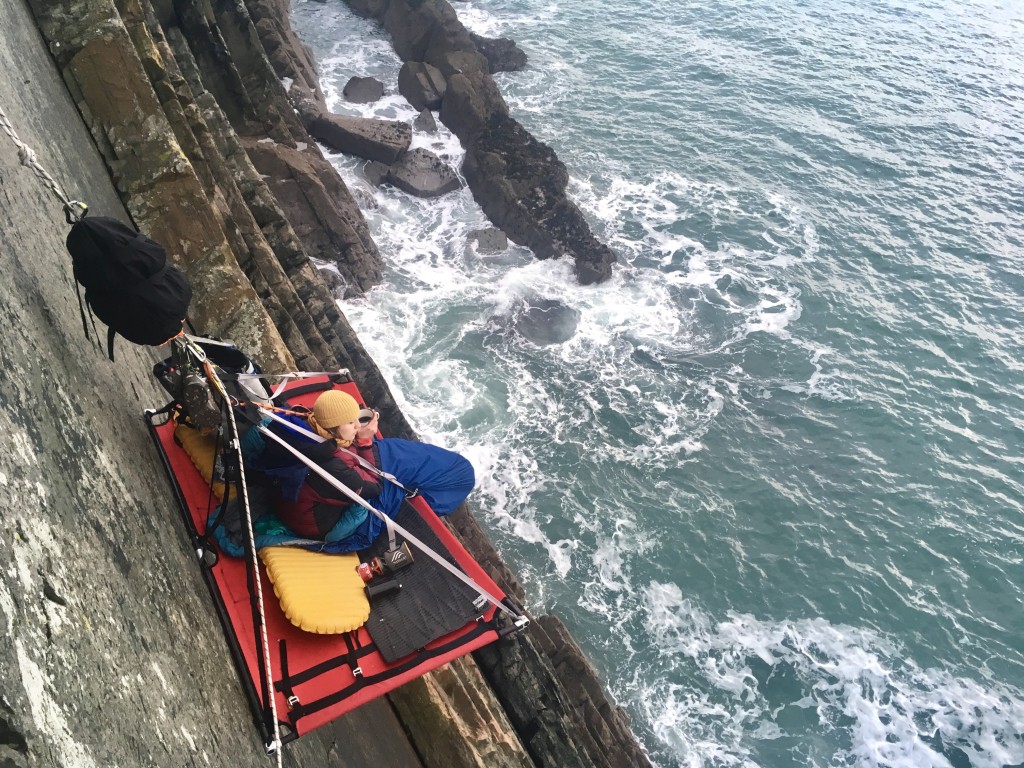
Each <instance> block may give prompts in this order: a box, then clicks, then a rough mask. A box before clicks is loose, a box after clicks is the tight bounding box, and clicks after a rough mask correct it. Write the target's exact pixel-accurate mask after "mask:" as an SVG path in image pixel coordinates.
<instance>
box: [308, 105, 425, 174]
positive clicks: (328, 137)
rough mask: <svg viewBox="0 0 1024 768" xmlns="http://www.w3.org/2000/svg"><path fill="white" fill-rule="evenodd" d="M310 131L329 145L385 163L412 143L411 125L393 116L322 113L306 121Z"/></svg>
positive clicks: (393, 158)
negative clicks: (379, 117)
mask: <svg viewBox="0 0 1024 768" xmlns="http://www.w3.org/2000/svg"><path fill="white" fill-rule="evenodd" d="M309 133H310V135H312V136H313V138H315V139H319V140H320V141H322V142H323V143H324V144H326V145H327V146H329V147H330V148H331V149H336V150H338V151H339V152H344V153H345V154H347V155H355V156H356V157H362V158H364V159H366V160H376V161H377V162H380V163H385V164H386V165H390V164H391V163H393V162H395V161H396V160H398V158H400V157H401V156H402V155H403V154H404V153H405V151H406V150H407V149H409V145H410V144H412V128H410V127H409V126H408V125H407V124H406V123H400V122H398V121H396V120H374V119H366V118H361V117H346V116H345V115H332V114H321V115H318V116H317V117H316V118H314V119H313V120H311V121H310V122H309Z"/></svg>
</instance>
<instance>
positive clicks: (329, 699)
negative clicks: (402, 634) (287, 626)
mask: <svg viewBox="0 0 1024 768" xmlns="http://www.w3.org/2000/svg"><path fill="white" fill-rule="evenodd" d="M491 631H493V632H497V629H496V628H495V626H494V622H493V621H487V622H484V621H479V622H477V624H476V626H475V627H473V629H472V630H470V631H469V632H467V633H466V634H464V635H461V636H460V637H457V638H455V639H454V640H452V641H451V642H449V643H445V644H444V645H440V646H438V647H437V648H431V649H426V648H424V649H423V650H421V651H419V652H418V653H416V654H414V655H413V656H411V657H410V658H409V659H407V660H406V661H404V662H402V663H401V664H398V665H396V666H394V667H392V668H390V669H386V670H384V671H383V672H379V673H378V674H376V675H369V676H367V675H363V676H361V677H357V678H356V679H355V682H353V683H352V684H351V685H349V686H348V687H347V688H343V689H341V690H340V691H336V692H334V693H331V694H328V695H327V696H324V697H323V698H320V699H317V700H316V701H311V702H310V703H309V704H300V705H299V706H297V707H295V708H294V709H293V710H292V712H291V715H292V720H298V719H299V718H302V717H305V716H306V715H312V714H314V713H315V712H319V711H320V710H322V709H326V708H327V707H330V706H332V705H334V704H337V703H338V702H339V701H344V700H345V699H347V698H348V697H349V696H352V695H353V694H355V693H358V692H359V690H360V689H362V688H364V687H366V686H368V685H376V684H377V683H382V682H384V681H385V680H390V679H391V678H393V677H397V676H398V675H401V674H404V673H406V672H408V671H409V670H410V669H415V668H416V667H417V666H419V665H420V664H422V663H423V662H424V661H428V660H429V659H433V658H435V657H437V656H442V655H444V654H446V653H448V652H449V651H453V650H455V649H456V648H458V647H460V646H462V645H465V644H466V643H469V642H471V641H473V640H475V639H476V638H478V637H479V636H480V635H482V634H484V633H485V632H491Z"/></svg>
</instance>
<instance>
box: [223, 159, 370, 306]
mask: <svg viewBox="0 0 1024 768" xmlns="http://www.w3.org/2000/svg"><path fill="white" fill-rule="evenodd" d="M243 144H244V146H245V149H246V152H247V153H248V155H249V157H250V159H251V160H252V163H253V165H254V166H255V167H256V169H257V170H258V171H259V172H260V173H261V174H263V175H264V176H266V177H267V183H268V184H269V185H270V188H271V189H272V190H273V191H274V196H275V197H276V198H277V200H278V201H279V202H280V203H281V206H282V207H283V208H284V209H285V210H286V211H287V212H288V221H289V222H290V224H291V226H292V228H293V229H294V230H295V234H296V235H298V237H299V239H300V240H302V243H303V245H304V246H305V250H306V254H307V255H308V256H310V257H312V258H317V259H320V260H321V261H329V262H332V263H334V264H336V265H337V267H338V270H339V271H340V272H341V274H342V275H343V276H344V277H345V279H346V280H347V281H348V282H349V288H348V290H349V294H350V295H352V294H355V293H358V292H361V291H364V290H366V289H368V288H370V287H371V286H373V285H376V284H377V283H379V282H380V280H381V272H380V261H379V256H378V258H377V259H375V260H373V261H369V260H366V259H358V258H352V256H353V255H354V254H352V253H351V251H352V249H351V248H350V247H348V243H349V242H350V241H351V240H352V239H355V238H354V237H353V236H352V235H349V236H348V237H340V236H339V235H338V234H337V233H343V232H345V231H346V230H350V229H351V227H352V224H351V223H350V222H349V221H348V220H346V216H347V215H349V212H348V211H346V210H345V209H342V208H340V207H339V206H338V205H337V200H338V199H339V197H340V193H339V192H338V190H339V188H342V189H344V185H343V184H342V183H341V180H340V179H339V178H338V177H337V174H336V173H335V172H334V169H333V168H331V169H329V171H328V170H327V169H324V172H323V173H320V172H319V170H320V169H319V168H317V167H315V166H314V165H313V164H312V162H311V159H310V158H309V157H308V156H307V155H306V154H305V153H304V152H300V151H299V150H296V149H292V148H291V147H288V146H285V145H283V144H275V143H274V142H272V141H253V140H251V139H248V140H246V141H244V142H243ZM345 196H346V197H350V196H349V195H348V190H347V189H345ZM356 212H357V213H358V210H357V211H356ZM359 221H360V222H361V223H362V224H363V226H365V222H364V221H363V219H362V216H361V215H360V216H359Z"/></svg>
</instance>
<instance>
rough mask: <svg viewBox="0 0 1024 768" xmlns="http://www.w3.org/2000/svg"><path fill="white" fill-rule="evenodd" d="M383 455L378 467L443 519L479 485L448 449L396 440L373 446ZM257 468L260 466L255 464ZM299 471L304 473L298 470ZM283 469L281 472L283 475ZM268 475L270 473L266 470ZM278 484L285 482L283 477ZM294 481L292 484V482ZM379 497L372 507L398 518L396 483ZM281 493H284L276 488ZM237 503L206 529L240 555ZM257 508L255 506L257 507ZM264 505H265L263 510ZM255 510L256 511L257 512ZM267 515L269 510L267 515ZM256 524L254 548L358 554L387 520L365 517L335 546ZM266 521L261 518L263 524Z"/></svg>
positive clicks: (271, 523) (400, 495) (270, 520)
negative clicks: (475, 485)
mask: <svg viewBox="0 0 1024 768" xmlns="http://www.w3.org/2000/svg"><path fill="white" fill-rule="evenodd" d="M374 442H375V444H376V446H377V452H378V455H379V456H380V467H381V469H382V470H383V471H384V472H387V473H389V474H391V475H394V476H395V479H397V480H398V481H399V482H400V483H401V484H402V485H403V486H405V488H407V489H408V490H409V491H418V492H419V494H420V495H421V496H423V498H424V500H425V501H426V502H427V503H428V504H429V505H430V506H431V508H432V509H433V510H434V512H436V513H437V514H438V515H439V516H444V515H448V514H450V513H452V512H454V511H455V509H456V508H457V507H458V506H459V505H460V504H462V502H463V501H465V500H466V497H467V496H469V494H470V492H471V491H472V490H473V486H474V484H475V483H476V474H475V472H474V471H473V465H472V464H470V463H469V460H468V459H466V458H465V457H464V456H461V455H460V454H458V453H455V452H454V451H449V450H447V449H445V448H440V447H438V446H436V445H429V444H427V443H418V442H414V441H412V440H403V439H401V438H398V437H387V438H384V439H378V440H375V441H374ZM251 463H252V464H257V463H258V462H251ZM300 468H301V469H300ZM275 469H276V470H277V471H273V470H272V471H271V473H268V474H274V475H278V472H281V474H287V473H288V470H289V469H290V470H291V471H292V472H295V473H296V478H295V479H298V481H299V482H300V483H301V477H304V476H305V472H303V470H305V471H308V469H307V468H306V467H305V466H304V465H302V464H299V465H298V466H297V467H296V466H295V465H291V466H290V467H288V468H287V469H286V468H285V467H281V468H275ZM282 470H283V471H282ZM263 471H264V472H266V469H263ZM277 479H278V481H279V482H280V480H281V479H282V478H281V476H280V475H278V477H277ZM293 482H294V480H293ZM380 483H381V493H380V495H379V496H378V497H377V498H376V499H372V500H371V501H370V503H371V504H372V505H373V506H374V507H375V508H376V509H378V510H380V511H381V512H383V513H384V514H385V515H387V516H388V517H390V518H392V519H394V517H395V516H396V515H397V514H398V511H399V510H400V509H401V507H402V502H403V501H404V499H405V492H404V491H403V490H402V489H401V488H399V487H398V486H397V485H395V484H394V483H392V482H389V481H387V480H383V479H382V480H381V481H380ZM278 490H279V492H280V490H281V489H280V488H279V489H278ZM234 501H235V500H232V502H234ZM235 506H236V505H235V503H230V504H229V505H228V510H226V511H225V512H226V513H225V514H223V515H221V514H218V512H214V514H213V515H211V516H210V520H209V521H208V525H209V524H210V523H215V525H213V530H210V531H209V532H210V533H212V534H213V536H214V538H215V539H216V540H217V543H218V544H219V545H220V547H221V549H222V550H224V551H225V552H226V553H227V554H230V555H235V556H241V555H242V553H243V549H242V542H241V538H240V533H241V525H240V520H238V519H237V517H238V515H239V514H240V510H239V509H237V508H236V509H232V507H235ZM253 506H254V507H256V506H257V505H253ZM260 506H262V505H260ZM255 512H256V510H255V509H254V513H255ZM268 512H269V510H268ZM254 517H256V518H257V522H256V525H255V527H256V548H257V549H259V548H261V547H268V546H276V545H281V544H287V545H291V546H299V547H304V548H306V549H312V550H316V551H321V552H355V551H358V550H360V549H366V548H367V547H369V546H370V545H371V544H372V543H373V542H374V541H375V540H376V539H377V537H378V536H379V535H380V533H381V531H383V530H384V521H383V520H381V519H380V518H379V517H377V516H376V515H371V514H367V515H366V518H365V519H364V520H362V521H361V522H360V523H359V525H357V526H356V527H355V529H354V530H353V531H352V533H350V534H349V535H347V536H345V537H344V538H340V539H337V540H334V541H311V540H309V539H305V538H302V537H300V536H297V535H295V534H294V533H292V532H291V531H289V530H288V529H287V528H286V527H285V526H284V525H283V524H282V523H281V522H280V520H279V519H278V518H277V517H276V516H274V515H270V516H268V517H265V516H264V515H262V514H254ZM261 518H262V519H261Z"/></svg>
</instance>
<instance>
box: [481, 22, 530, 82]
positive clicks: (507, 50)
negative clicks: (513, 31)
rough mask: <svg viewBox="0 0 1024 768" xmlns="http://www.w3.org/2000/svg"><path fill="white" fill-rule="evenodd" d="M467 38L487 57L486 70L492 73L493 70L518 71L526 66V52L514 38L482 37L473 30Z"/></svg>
mask: <svg viewBox="0 0 1024 768" xmlns="http://www.w3.org/2000/svg"><path fill="white" fill-rule="evenodd" d="M469 39H470V40H472V41H473V44H474V45H475V46H476V48H477V50H478V51H480V53H482V54H483V56H484V58H485V59H487V71H488V72H490V73H491V74H492V75H493V74H494V73H495V72H518V71H519V70H520V69H522V68H523V67H525V66H526V53H525V52H524V51H523V49H522V48H520V47H519V46H518V45H516V42H515V40H509V39H508V38H505V37H499V38H492V37H483V36H481V35H478V34H476V33H474V32H470V33H469Z"/></svg>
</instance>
